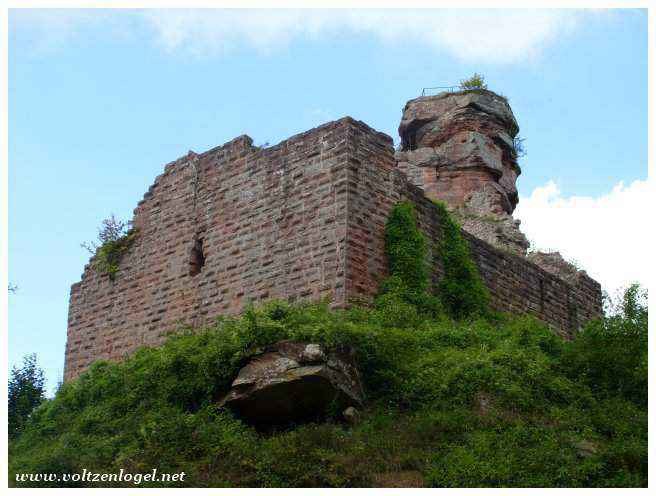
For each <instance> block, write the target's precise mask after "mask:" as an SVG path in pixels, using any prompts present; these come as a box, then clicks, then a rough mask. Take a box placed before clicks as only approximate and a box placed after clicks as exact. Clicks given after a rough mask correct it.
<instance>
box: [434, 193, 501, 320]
mask: <svg viewBox="0 0 656 496" xmlns="http://www.w3.org/2000/svg"><path fill="white" fill-rule="evenodd" d="M433 203H434V204H435V206H436V207H437V210H438V212H439V215H440V224H441V228H442V236H441V239H440V242H439V243H438V253H439V254H440V257H441V258H442V267H443V268H444V276H443V277H442V279H441V280H440V283H439V287H438V291H439V295H440V301H441V302H442V305H443V306H444V309H445V310H446V311H447V312H448V313H449V315H451V317H453V318H455V319H462V318H466V317H471V316H477V315H478V316H484V315H486V314H487V313H488V302H489V299H490V296H489V293H488V291H487V288H486V287H485V285H484V284H483V282H482V281H481V278H480V275H479V273H478V268H477V267H476V264H474V262H473V261H472V259H471V255H470V252H469V244H468V243H467V241H465V239H464V238H463V237H462V233H461V228H460V226H459V225H458V224H457V223H456V222H455V221H454V220H453V218H452V217H451V215H450V214H449V212H448V210H447V208H446V205H445V204H444V203H443V202H439V201H434V202H433Z"/></svg>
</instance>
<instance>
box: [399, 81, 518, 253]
mask: <svg viewBox="0 0 656 496" xmlns="http://www.w3.org/2000/svg"><path fill="white" fill-rule="evenodd" d="M518 131H519V127H518V125H517V122H516V121H515V117H514V116H513V113H512V110H511V108H510V106H509V105H508V102H507V101H506V99H505V98H503V97H501V96H499V95H497V94H496V93H493V92H491V91H487V90H480V91H478V90H477V91H464V92H459V93H441V94H439V95H435V96H426V97H420V98H416V99H414V100H410V101H409V102H408V103H407V104H406V106H405V108H404V109H403V117H402V120H401V125H400V126H399V134H400V136H401V150H400V151H398V152H397V153H396V160H397V164H398V167H399V169H401V170H402V171H404V172H405V174H406V175H407V176H408V178H409V179H410V181H411V182H412V183H413V184H415V185H417V186H419V187H421V188H422V189H423V190H424V192H425V193H426V196H428V197H429V198H431V199H434V200H441V201H444V202H445V203H446V204H447V206H448V207H449V209H450V210H452V211H453V213H454V215H455V216H456V218H457V219H458V220H459V222H460V223H461V224H462V227H463V228H464V229H465V230H467V231H469V232H471V233H472V234H474V235H475V236H477V237H479V238H481V239H484V240H485V241H487V242H489V243H491V244H493V245H496V246H498V247H502V248H506V249H509V250H510V251H513V252H515V253H519V254H525V253H526V249H527V248H528V245H529V243H528V241H527V239H526V237H525V236H524V235H523V234H522V233H521V231H520V230H519V221H517V220H514V219H513V218H512V215H511V214H512V212H513V211H514V209H515V206H516V205H517V202H518V201H519V196H518V194H517V187H516V184H515V183H516V181H517V177H518V176H519V174H521V169H520V168H519V165H518V164H517V150H516V147H515V141H514V138H515V137H516V135H517V133H518Z"/></svg>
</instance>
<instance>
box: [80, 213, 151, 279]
mask: <svg viewBox="0 0 656 496" xmlns="http://www.w3.org/2000/svg"><path fill="white" fill-rule="evenodd" d="M137 233H138V232H137V230H136V229H133V228H129V224H128V223H125V222H122V221H120V220H117V219H116V218H115V217H114V215H113V214H112V215H111V216H110V217H108V218H107V219H104V220H103V222H102V227H101V228H100V229H99V230H98V239H99V241H100V244H96V243H82V247H83V248H85V249H86V250H87V251H89V253H91V254H92V255H93V256H94V259H93V267H94V268H95V270H96V271H97V272H98V273H99V274H107V275H108V276H109V278H110V280H112V281H113V280H114V279H116V274H117V273H118V269H119V263H120V262H121V258H122V257H123V254H124V253H125V252H126V251H127V250H128V248H130V246H131V245H132V243H133V241H134V240H135V238H136V237H137Z"/></svg>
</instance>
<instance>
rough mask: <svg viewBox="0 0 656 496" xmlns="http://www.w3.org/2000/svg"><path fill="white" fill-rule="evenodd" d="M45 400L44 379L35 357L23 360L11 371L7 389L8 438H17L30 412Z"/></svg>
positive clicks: (27, 357) (33, 355)
mask: <svg viewBox="0 0 656 496" xmlns="http://www.w3.org/2000/svg"><path fill="white" fill-rule="evenodd" d="M44 400H45V378H44V375H43V370H42V369H41V368H40V367H39V366H38V364H37V361H36V355H35V354H32V355H27V356H25V357H24V358H23V365H22V366H21V367H16V366H14V367H13V368H12V370H11V377H10V378H9V388H8V408H7V417H8V422H9V437H10V438H15V437H17V436H18V435H19V434H20V433H21V432H22V430H23V428H24V427H25V424H26V423H27V420H28V418H29V417H30V414H31V413H32V411H33V410H34V409H35V408H36V407H37V406H39V405H40V404H41V403H43V401H44Z"/></svg>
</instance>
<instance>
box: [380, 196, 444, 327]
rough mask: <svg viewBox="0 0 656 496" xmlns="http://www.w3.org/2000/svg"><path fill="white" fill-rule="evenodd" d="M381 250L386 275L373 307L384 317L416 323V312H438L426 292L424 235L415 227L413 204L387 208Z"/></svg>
mask: <svg viewBox="0 0 656 496" xmlns="http://www.w3.org/2000/svg"><path fill="white" fill-rule="evenodd" d="M385 253H386V255H387V261H388V267H389V274H390V275H389V277H388V278H387V279H386V280H385V281H383V283H382V284H381V288H380V289H381V295H380V296H379V297H378V298H377V299H376V307H377V308H378V309H380V310H381V311H383V312H386V314H387V317H388V319H387V320H388V321H389V322H397V321H402V320H403V319H410V320H411V321H412V322H418V321H419V320H421V317H420V314H421V315H423V316H436V315H437V314H439V313H440V310H441V307H440V304H439V301H438V300H437V298H435V297H434V296H432V295H431V294H430V293H429V290H430V288H429V267H428V263H427V253H426V238H425V236H424V235H423V234H422V232H421V231H420V230H419V229H418V228H417V219H416V214H415V210H414V206H413V205H412V204H411V203H409V202H401V203H398V204H397V205H395V206H394V207H393V208H392V210H391V211H390V214H389V217H388V219H387V223H386V225H385ZM393 314H395V315H394V316H393Z"/></svg>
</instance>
